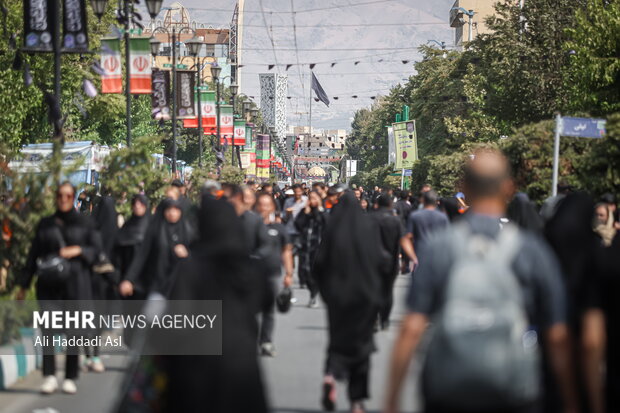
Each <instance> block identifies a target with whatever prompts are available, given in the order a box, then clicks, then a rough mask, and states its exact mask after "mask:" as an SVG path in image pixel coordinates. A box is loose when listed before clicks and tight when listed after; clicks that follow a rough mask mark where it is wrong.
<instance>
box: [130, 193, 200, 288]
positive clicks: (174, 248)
mask: <svg viewBox="0 0 620 413" xmlns="http://www.w3.org/2000/svg"><path fill="white" fill-rule="evenodd" d="M160 207H161V208H160V209H161V215H159V214H158V216H156V218H155V219H154V220H153V222H152V224H151V225H150V228H149V231H148V232H147V235H146V237H145V239H144V242H143V243H142V245H141V246H140V249H139V250H138V253H137V254H136V256H135V257H134V259H133V261H132V262H131V265H130V266H129V269H128V270H127V274H126V276H125V280H123V281H122V282H121V283H120V285H119V291H120V293H121V295H122V296H125V297H127V296H133V295H134V294H137V297H136V298H138V297H139V298H141V299H146V298H148V297H149V296H151V295H152V296H157V297H167V296H168V293H169V292H170V281H171V279H170V276H171V274H172V272H173V271H174V269H175V267H176V266H177V265H178V263H179V262H180V261H181V260H183V259H185V258H187V256H188V254H189V252H188V250H187V247H188V246H189V243H190V237H189V234H188V233H187V229H186V226H185V223H184V221H183V211H182V209H181V205H180V204H179V202H178V201H176V200H173V199H169V198H168V199H165V200H163V201H162V202H161V204H160Z"/></svg>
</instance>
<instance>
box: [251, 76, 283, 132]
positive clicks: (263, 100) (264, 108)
mask: <svg viewBox="0 0 620 413" xmlns="http://www.w3.org/2000/svg"><path fill="white" fill-rule="evenodd" d="M258 76H259V80H260V111H261V114H262V116H263V121H264V122H265V125H267V126H268V127H275V128H276V134H277V136H278V139H280V140H281V142H282V143H284V140H285V138H286V131H287V127H286V96H287V93H288V76H286V75H281V74H277V73H262V74H260V75H258Z"/></svg>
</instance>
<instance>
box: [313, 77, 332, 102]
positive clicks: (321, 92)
mask: <svg viewBox="0 0 620 413" xmlns="http://www.w3.org/2000/svg"><path fill="white" fill-rule="evenodd" d="M312 90H314V93H316V97H317V98H319V100H320V101H321V102H323V103H325V106H327V107H329V98H328V97H327V93H325V91H324V90H323V87H322V86H321V84H320V83H319V81H318V79H317V78H316V76H315V75H314V73H312Z"/></svg>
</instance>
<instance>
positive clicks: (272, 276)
mask: <svg viewBox="0 0 620 413" xmlns="http://www.w3.org/2000/svg"><path fill="white" fill-rule="evenodd" d="M256 212H257V213H258V214H259V215H260V216H261V217H262V218H263V223H264V224H265V226H266V227H267V240H268V255H267V257H266V263H265V264H266V267H267V271H268V274H269V287H270V288H271V293H272V295H273V296H274V297H275V296H276V295H277V294H278V290H279V289H280V286H283V287H290V286H291V285H292V284H293V244H292V242H291V241H290V238H289V236H288V233H287V231H286V228H285V227H284V225H282V224H281V223H278V222H276V203H275V200H274V199H273V196H272V195H271V194H268V193H262V194H259V195H258V198H257V200H256ZM283 267H284V274H285V275H284V280H282V268H283ZM275 313H276V308H275V301H272V302H271V303H270V305H269V307H267V308H265V309H264V310H263V311H262V314H261V319H262V323H261V326H260V335H259V345H260V349H261V354H262V355H263V356H269V357H275V355H276V351H275V346H274V345H273V330H274V325H275Z"/></svg>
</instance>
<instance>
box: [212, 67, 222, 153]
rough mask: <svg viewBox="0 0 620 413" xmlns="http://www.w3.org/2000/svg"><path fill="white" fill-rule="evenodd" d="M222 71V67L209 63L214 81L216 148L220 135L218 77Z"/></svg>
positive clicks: (218, 144) (218, 145)
mask: <svg viewBox="0 0 620 413" xmlns="http://www.w3.org/2000/svg"><path fill="white" fill-rule="evenodd" d="M220 73H222V68H221V67H219V66H217V65H211V78H212V79H213V81H214V82H215V125H216V128H215V130H216V132H215V133H216V140H217V143H216V145H215V147H216V148H218V149H219V147H220V142H221V137H220V82H219V77H220Z"/></svg>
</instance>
